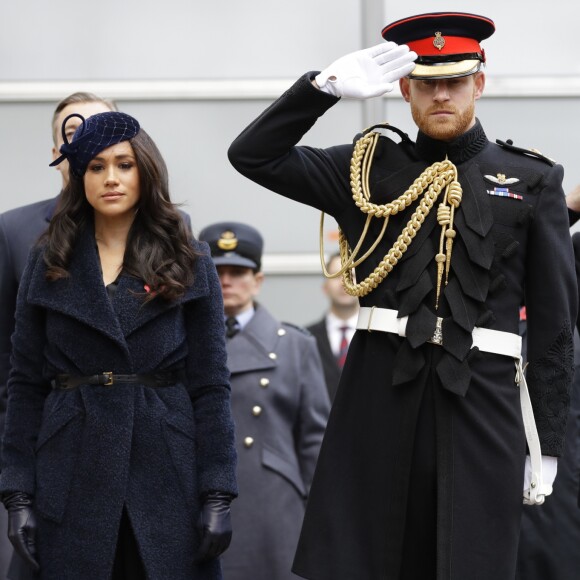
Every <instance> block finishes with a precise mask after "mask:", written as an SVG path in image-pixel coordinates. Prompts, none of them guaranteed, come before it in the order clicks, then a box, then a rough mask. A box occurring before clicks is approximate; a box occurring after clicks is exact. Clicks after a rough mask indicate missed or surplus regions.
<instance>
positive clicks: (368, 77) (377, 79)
mask: <svg viewBox="0 0 580 580" xmlns="http://www.w3.org/2000/svg"><path fill="white" fill-rule="evenodd" d="M415 58H416V54H415V53H414V52H411V51H409V48H408V47H407V46H401V47H399V46H398V45H397V44H395V43H394V42H383V43H381V44H378V45H376V46H373V47H371V48H367V49H364V50H359V51H356V52H353V53H350V54H347V55H346V56H343V57H341V58H339V59H338V60H336V61H335V62H333V63H332V64H331V65H330V66H329V67H327V68H326V69H324V70H323V71H322V72H321V73H319V74H318V75H317V76H316V78H315V81H316V84H317V85H318V87H319V88H320V89H321V90H322V91H324V92H326V93H328V94H331V95H334V96H336V97H346V98H355V99H367V98H369V97H377V96H380V95H383V94H385V93H387V92H389V91H392V90H393V85H392V82H393V81H395V80H398V79H399V78H401V76H405V75H407V74H409V72H411V71H412V70H413V67H414V65H412V61H413V60H414V59H415Z"/></svg>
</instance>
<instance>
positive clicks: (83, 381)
mask: <svg viewBox="0 0 580 580" xmlns="http://www.w3.org/2000/svg"><path fill="white" fill-rule="evenodd" d="M183 378H184V373H183V372H182V371H166V372H159V373H152V374H143V375H120V374H117V373H114V372H103V373H99V374H96V375H87V376H84V377H83V376H79V375H65V374H61V375H56V377H55V378H54V380H52V381H50V384H51V385H52V388H53V389H61V390H65V391H66V390H68V389H74V388H76V387H78V386H79V385H101V386H102V387H111V386H113V385H114V384H116V383H138V384H141V385H145V386H147V387H170V386H171V385H174V384H175V383H178V382H181V381H183Z"/></svg>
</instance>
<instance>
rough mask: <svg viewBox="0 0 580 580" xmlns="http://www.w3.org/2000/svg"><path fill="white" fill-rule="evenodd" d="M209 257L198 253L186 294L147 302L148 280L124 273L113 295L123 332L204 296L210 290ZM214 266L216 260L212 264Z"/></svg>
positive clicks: (134, 329) (132, 330)
mask: <svg viewBox="0 0 580 580" xmlns="http://www.w3.org/2000/svg"><path fill="white" fill-rule="evenodd" d="M208 260H209V258H208V257H207V256H206V255H200V256H198V257H197V259H196V261H195V265H194V272H193V276H194V279H193V285H191V286H190V287H189V288H187V290H186V292H185V294H184V295H183V296H182V297H181V298H179V299H177V300H172V301H169V300H165V299H164V298H155V299H154V300H151V301H150V302H147V303H145V302H144V301H143V298H144V296H145V293H146V290H145V283H144V282H143V280H140V279H139V278H135V277H134V276H129V275H126V274H121V276H120V277H119V285H118V287H117V291H116V292H115V296H114V298H113V308H114V310H115V312H116V314H117V317H118V319H119V324H120V325H121V328H122V330H123V334H124V335H125V336H126V337H127V336H129V335H130V334H131V333H133V332H135V331H136V330H137V329H138V328H140V327H142V326H144V325H145V324H147V323H148V322H149V321H151V320H153V319H154V318H156V317H157V316H159V315H160V314H163V313H164V312H167V311H168V310H170V309H172V308H175V307H177V306H180V305H182V304H184V303H185V302H188V301H190V300H195V299H196V298H200V297H202V296H207V295H208V294H209V280H208V275H207V267H208ZM209 266H211V267H213V264H209Z"/></svg>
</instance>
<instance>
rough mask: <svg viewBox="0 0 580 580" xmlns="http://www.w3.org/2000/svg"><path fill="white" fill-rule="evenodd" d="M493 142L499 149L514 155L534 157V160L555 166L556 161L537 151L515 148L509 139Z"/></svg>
mask: <svg viewBox="0 0 580 580" xmlns="http://www.w3.org/2000/svg"><path fill="white" fill-rule="evenodd" d="M495 142H496V143H497V144H498V145H499V146H500V147H503V148H504V149H507V150H508V151H513V152H514V153H519V154H520V155H527V156H528V157H535V158H536V159H540V160H541V161H544V162H545V163H547V164H548V165H550V166H553V165H556V161H554V160H553V159H550V158H549V157H546V156H545V155H542V153H540V152H539V151H538V150H537V149H524V148H523V147H516V146H515V145H514V144H513V143H514V142H513V141H512V140H511V139H508V140H507V141H502V140H501V139H496V140H495Z"/></svg>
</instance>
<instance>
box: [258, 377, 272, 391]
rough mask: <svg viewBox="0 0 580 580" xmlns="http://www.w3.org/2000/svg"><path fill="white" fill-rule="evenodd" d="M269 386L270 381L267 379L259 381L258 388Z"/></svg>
mask: <svg viewBox="0 0 580 580" xmlns="http://www.w3.org/2000/svg"><path fill="white" fill-rule="evenodd" d="M269 384H270V379H267V378H265V377H264V378H263V379H260V386H261V387H262V388H264V389H265V388H266V387H267V386H268V385H269Z"/></svg>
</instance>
